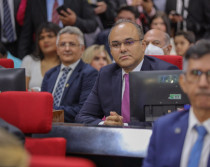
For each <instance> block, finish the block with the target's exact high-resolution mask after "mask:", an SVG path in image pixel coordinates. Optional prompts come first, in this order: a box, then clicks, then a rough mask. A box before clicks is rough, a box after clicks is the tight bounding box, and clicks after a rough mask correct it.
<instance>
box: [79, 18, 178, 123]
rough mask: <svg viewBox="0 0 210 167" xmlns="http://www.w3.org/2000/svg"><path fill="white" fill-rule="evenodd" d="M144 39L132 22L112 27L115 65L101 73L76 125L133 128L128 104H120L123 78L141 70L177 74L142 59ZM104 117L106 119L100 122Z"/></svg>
mask: <svg viewBox="0 0 210 167" xmlns="http://www.w3.org/2000/svg"><path fill="white" fill-rule="evenodd" d="M143 38H144V34H143V31H142V28H141V27H140V26H139V25H137V24H136V23H134V22H132V21H129V20H119V21H118V22H116V24H115V25H114V26H113V27H112V29H111V31H110V34H109V45H110V48H111V54H112V56H113V58H114V60H115V63H113V64H110V65H108V66H106V67H104V68H102V69H101V70H100V72H99V75H98V78H97V79H96V83H95V85H94V87H93V89H92V91H91V93H90V95H89V96H88V98H87V100H86V102H85V104H84V105H83V107H82V109H81V110H80V112H79V113H78V114H77V116H76V122H78V123H85V124H92V125H109V126H123V125H126V124H128V123H129V124H130V125H131V124H133V122H132V121H131V120H130V118H129V117H130V111H129V107H130V106H129V102H128V103H127V105H126V107H125V105H124V102H123V100H122V96H124V92H125V89H124V86H125V84H126V81H125V76H126V74H129V72H131V71H140V70H141V71H151V70H177V67H175V66H173V65H171V64H169V63H167V62H164V61H162V60H160V59H157V58H154V57H152V56H144V51H145V48H146V45H145V42H144V41H143ZM123 85H124V86H123ZM125 96H126V95H125ZM127 100H128V101H129V97H127ZM125 108H126V109H128V110H126V111H127V115H125V114H124V112H125V110H124V109H125ZM121 109H123V110H121ZM104 116H105V117H106V118H105V120H104V121H102V118H103V117H104Z"/></svg>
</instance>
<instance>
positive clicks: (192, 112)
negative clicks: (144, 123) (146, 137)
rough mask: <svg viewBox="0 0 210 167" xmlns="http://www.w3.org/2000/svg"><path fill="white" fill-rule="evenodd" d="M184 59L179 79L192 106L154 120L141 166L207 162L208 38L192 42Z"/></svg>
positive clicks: (209, 159)
mask: <svg viewBox="0 0 210 167" xmlns="http://www.w3.org/2000/svg"><path fill="white" fill-rule="evenodd" d="M185 59H186V61H185V63H184V74H182V75H180V80H179V83H180V86H181V87H182V89H183V91H184V92H185V93H186V94H187V95H188V97H189V99H190V103H191V107H190V109H187V110H184V111H179V112H173V113H171V114H168V115H166V116H164V117H161V118H160V119H158V120H157V121H156V122H155V123H154V127H153V133H152V137H151V139H150V144H149V148H148V155H147V157H146V159H145V161H144V165H143V166H144V167H162V166H170V167H177V166H180V167H186V166H188V167H191V165H192V164H193V166H196V167H197V166H202V167H204V166H208V167H209V166H210V149H209V148H210V65H209V61H210V42H209V41H205V40H203V41H200V42H198V43H197V44H196V45H195V46H192V47H191V48H190V49H189V50H188V51H187V53H186V56H185ZM200 132H203V133H200Z"/></svg>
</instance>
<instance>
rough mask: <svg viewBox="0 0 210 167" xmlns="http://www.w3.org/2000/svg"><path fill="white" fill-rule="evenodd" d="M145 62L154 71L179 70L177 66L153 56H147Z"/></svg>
mask: <svg viewBox="0 0 210 167" xmlns="http://www.w3.org/2000/svg"><path fill="white" fill-rule="evenodd" d="M144 60H145V61H146V62H148V63H149V64H150V65H151V66H152V69H153V70H179V69H178V67H177V66H175V65H173V64H170V63H168V62H165V61H163V60H161V59H158V58H156V57H153V56H147V55H145V56H144Z"/></svg>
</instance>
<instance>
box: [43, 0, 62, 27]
mask: <svg viewBox="0 0 210 167" xmlns="http://www.w3.org/2000/svg"><path fill="white" fill-rule="evenodd" d="M57 1H58V6H61V5H63V4H64V0H57ZM54 2H55V0H46V3H47V20H48V21H49V22H52V12H53V5H54ZM59 26H60V27H63V24H62V22H61V21H59Z"/></svg>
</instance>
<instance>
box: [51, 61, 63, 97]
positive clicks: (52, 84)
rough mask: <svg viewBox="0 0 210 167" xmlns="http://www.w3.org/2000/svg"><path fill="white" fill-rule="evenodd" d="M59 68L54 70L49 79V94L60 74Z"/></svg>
mask: <svg viewBox="0 0 210 167" xmlns="http://www.w3.org/2000/svg"><path fill="white" fill-rule="evenodd" d="M60 68H61V65H59V66H58V67H57V68H56V69H55V72H53V73H52V77H51V78H50V79H49V83H50V84H49V92H51V93H52V92H53V89H54V86H55V82H56V80H57V78H58V74H59V72H60Z"/></svg>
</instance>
